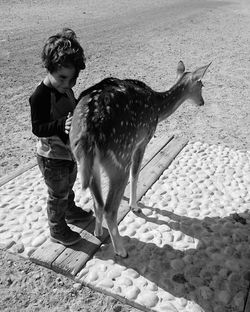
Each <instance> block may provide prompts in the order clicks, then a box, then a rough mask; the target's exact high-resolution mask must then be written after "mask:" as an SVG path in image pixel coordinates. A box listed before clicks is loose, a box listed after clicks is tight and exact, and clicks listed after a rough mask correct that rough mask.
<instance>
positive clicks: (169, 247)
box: [96, 206, 250, 312]
mask: <svg viewBox="0 0 250 312" xmlns="http://www.w3.org/2000/svg"><path fill="white" fill-rule="evenodd" d="M142 208H147V209H151V210H152V212H154V213H157V214H158V215H162V216H164V217H165V218H164V219H165V220H166V219H167V221H159V219H158V218H154V217H152V214H151V216H146V215H145V214H144V213H143V209H142V212H141V213H138V214H137V218H142V219H145V220H146V221H147V222H150V223H152V224H157V225H163V224H166V225H167V227H169V228H170V229H171V230H174V231H178V233H180V232H182V233H183V234H185V235H186V237H187V238H189V240H191V241H192V239H196V241H197V240H198V244H197V245H196V246H195V247H194V248H186V249H185V250H179V249H178V248H176V246H177V245H178V242H177V245H176V244H173V243H170V242H169V243H168V242H167V241H165V244H164V245H162V247H159V246H157V245H156V244H154V243H151V242H143V241H141V240H139V239H138V238H136V237H132V238H131V237H129V236H124V238H123V239H124V244H125V247H126V248H127V251H128V253H129V257H128V258H125V259H123V258H120V257H117V256H115V255H114V254H113V251H112V246H111V244H109V245H107V246H106V248H104V249H103V251H101V252H99V253H98V254H97V255H96V257H98V258H100V259H102V260H106V259H112V260H114V261H115V262H116V263H118V264H121V265H123V266H125V267H126V268H132V269H134V270H136V271H137V272H138V273H139V274H140V275H141V276H143V277H145V278H146V279H147V280H149V281H150V282H153V283H154V284H155V285H156V286H157V287H160V288H162V289H163V290H165V291H167V292H168V293H170V294H172V295H173V296H175V297H178V298H185V299H187V300H191V301H194V302H196V303H197V304H198V305H199V306H200V307H202V308H203V310H204V311H206V312H213V311H226V309H227V308H228V309H229V310H230V309H232V308H233V311H243V309H244V302H245V299H246V295H247V289H248V284H249V281H248V280H249V278H248V277H249V273H248V272H249V271H250V261H249V260H248V259H249V258H250V244H249V237H250V227H249V223H250V213H249V212H245V213H242V214H231V215H228V216H227V217H225V218H220V217H213V218H209V217H206V218H204V219H202V220H201V219H197V218H189V217H186V216H180V215H177V214H175V213H173V212H169V211H165V210H162V209H160V208H155V207H154V208H153V207H146V206H142ZM143 222H144V221H143ZM230 311H231V310H230Z"/></svg>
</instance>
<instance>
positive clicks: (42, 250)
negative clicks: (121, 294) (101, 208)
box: [30, 136, 187, 278]
mask: <svg viewBox="0 0 250 312" xmlns="http://www.w3.org/2000/svg"><path fill="white" fill-rule="evenodd" d="M186 144H187V140H185V139H176V138H174V137H173V136H167V137H162V136H161V137H156V138H154V139H152V140H151V142H150V143H149V145H148V147H147V150H146V153H145V156H144V159H143V164H142V168H141V172H140V177H139V183H138V190H137V200H140V198H141V197H142V196H143V195H144V194H145V193H146V192H147V190H148V189H149V188H150V187H151V186H152V184H154V182H155V181H156V180H157V179H158V178H159V176H160V175H161V174H162V172H163V171H164V170H165V169H166V168H167V167H168V166H169V165H170V163H171V162H172V161H173V159H174V158H175V157H176V156H177V155H178V154H179V152H180V151H181V150H182V149H183V147H184V146H185V145H186ZM105 182H106V181H104V183H102V184H103V189H104V192H105V189H106V190H107V187H108V186H107V183H106V184H105ZM128 201H129V184H128V185H127V187H126V190H125V193H124V196H123V199H122V202H121V204H120V208H119V211H118V223H120V221H121V220H122V219H123V218H124V217H125V215H126V214H127V213H128V211H129V205H128ZM91 206H92V201H90V202H89V203H88V204H87V207H86V208H90V207H91ZM94 226H95V219H94V218H92V219H91V220H89V222H87V223H81V224H77V227H76V226H74V230H75V231H78V232H79V233H80V234H81V236H82V238H83V239H82V240H81V241H80V242H79V243H77V244H75V245H74V246H71V247H65V246H63V245H60V244H56V243H53V242H51V241H50V240H49V239H48V240H47V241H46V242H45V243H44V244H43V245H41V246H40V247H39V248H38V249H37V250H36V251H35V252H34V253H33V254H32V255H31V257H30V259H31V261H33V262H35V263H37V264H39V265H42V266H45V267H47V268H50V269H53V270H54V271H56V272H59V273H61V274H63V275H66V276H70V277H72V278H73V277H74V276H75V275H76V274H77V273H78V272H79V271H80V270H81V269H82V268H83V267H84V265H85V264H86V262H87V261H88V260H89V259H90V258H91V257H92V256H93V255H94V254H95V252H96V251H97V250H98V249H99V247H100V245H101V244H102V243H103V242H105V241H106V240H107V239H108V238H109V234H108V230H107V227H106V225H105V223H104V225H103V227H104V233H103V236H102V237H101V238H97V237H95V236H94V234H93V233H94Z"/></svg>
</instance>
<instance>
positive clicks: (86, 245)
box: [52, 222, 109, 277]
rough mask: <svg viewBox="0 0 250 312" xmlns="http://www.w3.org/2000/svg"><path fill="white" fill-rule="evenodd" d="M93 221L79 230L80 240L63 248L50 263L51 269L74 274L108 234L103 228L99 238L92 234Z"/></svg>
mask: <svg viewBox="0 0 250 312" xmlns="http://www.w3.org/2000/svg"><path fill="white" fill-rule="evenodd" d="M94 227H95V223H94V222H92V223H90V224H89V225H88V227H87V228H86V229H85V230H84V231H82V232H81V236H82V238H83V239H82V240H81V241H80V242H79V243H77V244H75V245H73V246H71V247H68V248H66V249H65V250H64V252H63V253H61V254H60V255H59V256H58V257H57V258H56V259H55V260H54V262H53V263H52V269H53V270H54V271H56V272H59V273H62V274H64V275H67V276H71V277H73V276H75V275H76V274H77V273H78V272H79V271H80V270H81V269H82V267H83V266H84V265H85V264H86V262H87V261H88V260H89V259H90V258H91V257H92V256H93V254H94V253H95V252H96V251H97V250H98V248H99V247H100V245H101V244H102V242H103V241H104V240H105V239H106V238H107V237H108V236H109V234H108V230H107V229H104V232H103V235H102V237H100V238H97V237H96V236H94Z"/></svg>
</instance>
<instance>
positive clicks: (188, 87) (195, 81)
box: [177, 61, 211, 106]
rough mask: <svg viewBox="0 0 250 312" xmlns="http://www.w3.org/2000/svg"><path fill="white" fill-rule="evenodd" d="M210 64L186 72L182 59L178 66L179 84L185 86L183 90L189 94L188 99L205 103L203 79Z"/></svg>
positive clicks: (199, 104) (196, 102) (197, 103)
mask: <svg viewBox="0 0 250 312" xmlns="http://www.w3.org/2000/svg"><path fill="white" fill-rule="evenodd" d="M210 64H211V63H209V64H208V65H206V66H203V67H200V68H198V69H196V70H195V71H193V72H185V65H184V63H183V62H182V61H180V62H179V63H178V66H177V84H179V85H181V86H183V90H184V92H185V93H186V94H187V99H190V100H192V101H193V102H194V103H195V104H196V105H198V106H202V105H204V99H203V97H202V87H203V83H202V81H201V79H202V78H203V76H204V75H205V72H206V71H207V69H208V67H209V66H210Z"/></svg>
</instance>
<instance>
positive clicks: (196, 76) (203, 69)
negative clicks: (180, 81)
mask: <svg viewBox="0 0 250 312" xmlns="http://www.w3.org/2000/svg"><path fill="white" fill-rule="evenodd" d="M210 64H211V63H209V64H208V65H206V66H203V67H200V68H198V69H196V70H195V71H194V72H193V73H192V79H193V80H194V81H198V80H201V79H202V78H203V76H204V75H205V72H206V71H207V69H208V67H209V66H210Z"/></svg>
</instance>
